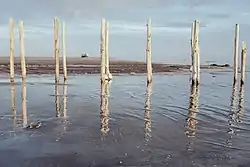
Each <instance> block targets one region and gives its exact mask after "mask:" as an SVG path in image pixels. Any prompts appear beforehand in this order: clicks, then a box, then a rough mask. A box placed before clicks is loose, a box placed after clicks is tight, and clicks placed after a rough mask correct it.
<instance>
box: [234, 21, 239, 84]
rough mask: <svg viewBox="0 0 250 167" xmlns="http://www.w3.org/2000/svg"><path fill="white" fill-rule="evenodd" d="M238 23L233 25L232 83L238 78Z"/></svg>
mask: <svg viewBox="0 0 250 167" xmlns="http://www.w3.org/2000/svg"><path fill="white" fill-rule="evenodd" d="M239 30H240V29H239V24H236V25H235V36H234V83H236V82H237V78H238V52H239V51H238V50H239Z"/></svg>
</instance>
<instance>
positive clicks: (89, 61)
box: [0, 57, 231, 75]
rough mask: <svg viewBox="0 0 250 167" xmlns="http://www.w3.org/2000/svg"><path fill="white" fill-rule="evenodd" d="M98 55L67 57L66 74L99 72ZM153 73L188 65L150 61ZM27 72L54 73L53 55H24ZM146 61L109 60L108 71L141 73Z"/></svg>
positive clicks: (1, 67) (4, 69) (2, 66)
mask: <svg viewBox="0 0 250 167" xmlns="http://www.w3.org/2000/svg"><path fill="white" fill-rule="evenodd" d="M100 63H101V61H100V58H99V57H86V58H80V57H68V58H67V70H68V74H69V75H70V74H98V73H100ZM152 66H153V73H168V72H189V69H190V65H185V64H164V63H152ZM26 68H27V74H38V75H40V74H54V70H55V67H54V59H53V57H26ZM229 68H231V67H230V66H229V65H217V64H211V65H209V64H208V65H202V66H201V69H229ZM146 70H147V68H146V63H145V62H142V61H127V60H116V59H111V60H110V72H111V73H112V74H131V75H134V74H142V73H146V72H147V71H146ZM0 72H1V73H9V57H0ZM60 73H61V74H62V73H63V70H62V58H60ZM15 74H21V67H20V58H19V57H18V58H15Z"/></svg>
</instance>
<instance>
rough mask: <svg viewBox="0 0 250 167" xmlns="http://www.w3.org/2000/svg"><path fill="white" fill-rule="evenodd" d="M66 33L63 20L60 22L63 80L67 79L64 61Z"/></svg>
mask: <svg viewBox="0 0 250 167" xmlns="http://www.w3.org/2000/svg"><path fill="white" fill-rule="evenodd" d="M65 36H66V33H65V22H64V21H63V23H62V47H63V49H62V53H63V74H64V81H66V80H67V78H68V74H67V61H66V37H65Z"/></svg>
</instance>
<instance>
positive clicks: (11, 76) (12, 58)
mask: <svg viewBox="0 0 250 167" xmlns="http://www.w3.org/2000/svg"><path fill="white" fill-rule="evenodd" d="M14 48H15V46H14V20H13V18H10V83H14V82H15V81H14V78H15V70H14Z"/></svg>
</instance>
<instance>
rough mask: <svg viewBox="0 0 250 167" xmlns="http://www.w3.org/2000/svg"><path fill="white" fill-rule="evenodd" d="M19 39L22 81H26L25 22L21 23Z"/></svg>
mask: <svg viewBox="0 0 250 167" xmlns="http://www.w3.org/2000/svg"><path fill="white" fill-rule="evenodd" d="M19 39H20V56H21V69H22V79H23V80H24V79H26V62H25V49H24V48H25V47H24V26H23V21H20V22H19Z"/></svg>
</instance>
